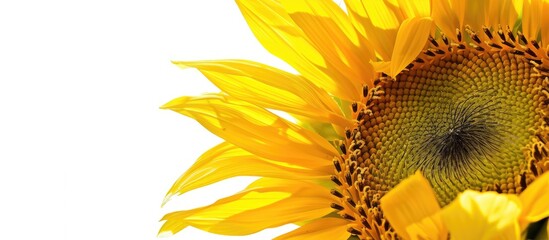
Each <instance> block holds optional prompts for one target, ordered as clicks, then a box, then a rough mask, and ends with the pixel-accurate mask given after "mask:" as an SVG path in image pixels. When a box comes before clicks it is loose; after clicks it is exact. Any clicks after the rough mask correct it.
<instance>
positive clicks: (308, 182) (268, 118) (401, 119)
mask: <svg viewBox="0 0 549 240" xmlns="http://www.w3.org/2000/svg"><path fill="white" fill-rule="evenodd" d="M236 2H237V4H238V6H239V7H240V10H241V12H242V14H243V16H244V17H245V19H246V21H247V22H248V25H249V26H250V28H251V30H252V32H253V33H254V34H255V36H256V37H257V39H258V40H259V42H261V44H263V46H264V47H265V48H266V49H267V50H269V51H270V52H271V53H272V54H274V55H275V56H277V57H279V58H281V59H283V60H284V61H286V62H287V63H288V64H289V65H291V66H292V67H293V68H294V69H295V70H296V71H297V72H298V74H291V73H287V72H284V71H282V70H279V69H275V68H273V67H270V66H266V65H264V64H261V63H257V62H252V61H246V60H216V61H198V62H174V63H175V64H176V65H178V66H180V67H182V68H188V67H191V68H196V69H198V70H199V71H200V72H202V73H203V74H204V75H205V76H206V77H207V78H208V79H209V80H210V81H212V82H213V83H214V84H215V85H216V86H218V87H219V89H221V91H222V92H221V93H217V94H207V95H203V96H199V97H181V98H177V99H175V100H172V101H171V102H169V103H167V104H166V105H164V106H163V108H165V109H170V110H173V111H175V112H178V113H181V114H183V115H186V116H189V117H191V118H194V119H195V120H197V121H198V122H199V123H201V124H202V125H203V126H204V127H205V128H207V129H208V130H209V131H211V132H212V133H214V134H216V135H218V136H219V137H221V138H223V139H225V140H226V142H224V143H222V144H220V145H218V146H216V147H214V148H212V149H211V150H209V151H207V152H206V153H204V155H202V156H201V157H200V158H199V159H198V160H197V162H196V163H195V164H194V165H193V166H192V167H191V168H190V169H189V170H187V172H185V173H184V174H183V175H182V176H181V177H180V178H179V179H178V180H177V181H176V182H175V184H174V185H173V187H172V188H171V189H170V190H169V192H168V194H167V196H166V199H165V201H168V200H169V199H170V198H171V197H173V196H176V195H180V194H183V193H185V192H188V191H190V190H193V189H196V188H200V187H203V186H206V185H209V184H212V183H214V182H217V181H220V180H222V179H226V178H230V177H234V176H259V177H260V178H259V180H257V181H256V182H254V183H252V184H251V185H250V186H248V187H247V188H246V189H244V190H243V191H241V192H239V193H237V194H235V195H233V196H231V197H228V198H224V199H221V200H219V201H217V202H216V203H214V204H211V205H209V206H204V207H201V208H197V209H191V210H184V211H179V212H174V213H170V214H167V215H166V216H165V217H164V218H163V220H165V223H164V225H163V226H162V228H161V229H160V232H161V233H163V234H164V233H177V232H178V231H180V230H182V229H183V228H186V227H188V226H192V227H196V228H199V229H202V230H205V231H209V232H212V233H218V234H225V235H245V234H251V233H254V232H257V231H261V230H263V229H265V228H271V227H276V226H281V225H284V224H287V223H296V224H298V225H300V227H299V228H298V229H297V230H295V231H292V232H289V233H287V234H284V235H282V236H280V237H279V238H278V239H327V238H329V239H334V240H337V239H348V238H350V237H354V238H360V239H394V238H399V237H400V238H414V236H416V235H417V236H422V237H432V236H438V237H439V238H445V237H447V232H446V231H447V230H446V229H448V230H449V231H450V232H451V233H452V235H453V236H455V238H459V236H460V235H459V234H457V233H455V231H456V230H454V228H452V227H451V225H448V224H451V223H450V222H451V221H449V220H448V219H447V216H448V215H447V214H446V213H445V212H450V213H452V214H454V213H456V214H458V213H463V212H466V211H467V210H470V209H476V210H479V213H478V214H475V215H468V216H469V217H470V216H473V219H472V220H471V222H472V223H478V224H479V226H486V227H492V226H494V225H493V224H492V223H494V221H495V222H497V223H496V225H495V226H496V227H495V228H490V232H489V234H493V235H490V236H489V237H493V236H499V235H498V234H501V231H500V230H502V229H504V231H505V232H504V234H506V233H511V232H512V233H513V234H515V235H512V236H511V237H514V236H515V237H516V232H517V231H516V230H517V229H521V230H522V229H525V228H526V227H527V225H528V224H529V223H531V222H535V221H538V220H540V219H542V218H543V217H544V216H547V214H545V212H544V211H545V210H546V209H547V208H549V207H547V205H546V204H543V202H549V201H547V200H549V199H547V197H546V195H545V194H542V193H540V188H539V187H532V186H534V185H535V184H536V182H538V180H536V179H538V178H540V176H541V175H542V174H543V173H544V172H547V171H549V128H548V125H549V107H548V104H549V80H548V76H549V52H548V51H549V46H548V45H549V31H547V30H546V29H549V26H548V25H549V14H542V13H543V12H544V11H545V10H548V9H549V0H524V1H521V0H501V1H479V0H440V1H435V0H433V1H429V0H418V1H415V0H368V1H366V0H362V1H360V0H346V1H345V9H342V8H340V7H339V6H338V5H336V4H335V3H334V2H332V1H331V0H237V1H236ZM267 109H269V110H270V109H274V110H280V111H283V112H286V113H289V114H291V115H292V116H294V117H295V118H296V119H297V120H298V123H297V124H296V123H293V122H290V121H287V120H285V119H283V118H281V117H279V116H277V115H275V114H273V113H272V112H271V111H269V110H267ZM416 171H421V172H422V173H423V174H424V176H425V179H423V180H418V181H419V182H423V183H422V184H423V185H424V186H426V187H425V188H426V189H430V190H429V191H430V192H429V193H425V191H423V192H418V194H417V195H418V196H417V197H420V198H421V199H422V201H426V202H422V204H419V203H418V202H414V201H412V199H413V196H415V194H413V191H414V189H412V190H411V191H412V192H407V191H403V190H396V191H391V189H393V188H394V187H395V186H397V184H399V183H400V182H402V181H403V180H404V179H406V178H407V177H409V176H411V175H413V174H414V172H416ZM544 176H545V175H544ZM430 186H432V189H431V187H430ZM526 187H528V189H534V190H527V191H525V192H524V193H523V194H521V195H520V197H519V198H520V199H521V200H517V198H514V197H510V195H499V194H495V193H488V194H477V193H475V192H471V191H468V189H472V190H480V191H490V190H492V191H495V192H498V193H504V194H519V193H521V192H523V191H524V190H525V189H526ZM460 193H462V194H461V195H459V197H458V200H456V201H454V199H455V198H456V197H457V196H458V194H460ZM391 194H392V195H393V196H399V197H396V198H395V197H393V198H391V197H384V196H391ZM407 194H408V195H409V196H408V195H407ZM537 194H539V195H537ZM523 196H524V197H523ZM523 198H524V199H527V201H525V200H523ZM384 199H385V200H384ZM387 199H389V200H387ZM536 199H538V203H536V204H534V203H533V201H534V200H536ZM380 200H381V201H382V205H383V209H382V208H381V207H380ZM487 202H489V203H491V202H494V203H497V205H494V207H493V208H490V209H480V208H476V207H479V206H486V205H487ZM404 203H406V204H404ZM415 203H418V204H419V205H417V206H416V205H413V204H415ZM448 204H449V205H448ZM456 204H457V205H456ZM530 204H532V205H530ZM446 205H448V206H447V207H445V208H443V210H442V211H441V210H440V206H443V207H444V206H446ZM399 206H407V207H404V208H405V210H404V211H401V208H400V207H399ZM424 206H428V207H424ZM444 209H450V210H444ZM452 209H453V210H452ZM382 210H383V211H382ZM521 210H522V212H529V213H531V212H535V213H543V214H540V215H537V216H536V217H532V216H533V215H528V216H527V217H524V216H523V215H520V216H521V217H519V223H518V224H519V225H518V226H520V228H517V227H516V226H517V225H516V224H515V223H516V221H515V220H514V219H515V216H516V215H517V214H519V211H521ZM391 214H392V215H391ZM386 216H389V217H388V218H387V217H386ZM477 216H489V220H486V221H485V220H483V219H481V218H480V217H479V218H478V219H477ZM498 216H506V217H505V218H503V217H502V218H501V219H500V218H498ZM463 219H466V218H463ZM463 219H461V220H463ZM509 219H511V220H509ZM443 220H444V221H443ZM458 220H459V219H458ZM473 220H474V221H473ZM483 221H484V222H483ZM416 222H419V223H416ZM443 222H444V224H447V225H443V224H442V223H443ZM412 223H414V224H412ZM411 224H412V225H411ZM456 224H458V223H456ZM482 224H483V225H482ZM446 226H447V227H446ZM501 226H504V227H501ZM508 226H511V227H508ZM486 229H488V228H486ZM395 231H396V232H395ZM502 231H503V230H502ZM418 234H419V235H418ZM397 235H398V236H397ZM464 237H468V236H465V235H464Z"/></svg>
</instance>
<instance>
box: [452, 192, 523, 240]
mask: <svg viewBox="0 0 549 240" xmlns="http://www.w3.org/2000/svg"><path fill="white" fill-rule="evenodd" d="M519 215H520V201H519V199H518V197H517V196H516V195H511V194H508V195H506V194H498V193H495V192H483V193H480V192H476V191H471V190H466V191H465V192H463V193H461V194H460V195H459V196H458V197H457V199H456V200H454V201H453V202H452V203H450V204H449V205H448V206H446V207H445V208H444V209H442V215H441V216H442V220H443V221H444V224H445V225H446V227H447V228H448V230H449V231H450V236H452V239H483V240H491V239H519V237H520V229H519V225H518V217H519Z"/></svg>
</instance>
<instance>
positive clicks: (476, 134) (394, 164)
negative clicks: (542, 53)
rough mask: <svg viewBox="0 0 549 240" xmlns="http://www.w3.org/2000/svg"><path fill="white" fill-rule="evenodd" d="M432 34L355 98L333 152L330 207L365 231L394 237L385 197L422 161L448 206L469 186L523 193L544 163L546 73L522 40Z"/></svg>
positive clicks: (354, 231)
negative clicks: (352, 119) (425, 46)
mask: <svg viewBox="0 0 549 240" xmlns="http://www.w3.org/2000/svg"><path fill="white" fill-rule="evenodd" d="M487 35H488V34H487ZM494 35H495V34H494ZM470 37H471V38H472V39H473V40H474V41H476V40H475V39H478V36H476V35H475V34H474V33H472V34H471V36H470ZM489 37H492V34H490V35H489ZM431 42H432V43H433V45H434V48H431V49H429V50H426V51H425V52H424V53H422V54H421V55H420V56H419V57H418V59H416V61H415V62H414V63H413V64H410V65H409V66H408V69H406V70H404V71H403V72H401V73H400V74H399V75H398V76H396V78H395V79H392V78H389V77H387V76H385V75H382V76H381V77H380V78H379V79H378V80H376V81H375V86H374V88H370V89H368V88H365V90H364V99H363V101H362V102H360V103H356V104H353V111H354V112H355V116H356V119H357V125H356V126H355V127H354V129H350V130H348V131H347V132H346V135H347V136H346V140H345V141H344V142H343V143H342V145H341V150H342V152H343V154H342V156H340V157H337V158H335V159H334V165H335V168H336V175H334V176H333V177H332V180H333V181H334V182H335V183H336V184H338V185H339V188H338V189H334V190H333V191H332V193H333V194H334V195H335V196H337V197H339V198H340V199H341V202H338V203H333V204H332V207H333V208H334V209H336V210H338V211H339V213H340V215H341V216H342V217H344V218H346V219H348V220H350V221H351V222H354V223H355V225H352V227H350V228H349V232H351V233H352V234H355V235H357V236H360V237H361V238H362V239H368V238H372V239H376V238H377V237H375V236H379V235H384V236H386V237H387V238H395V237H396V236H395V235H394V232H393V231H392V229H391V227H390V224H389V223H388V222H387V221H386V220H385V219H384V218H383V213H382V212H381V210H380V209H379V208H378V205H379V199H380V198H381V197H382V196H383V194H384V193H386V192H387V191H389V190H390V189H392V188H393V187H394V186H396V185H397V184H398V183H399V182H401V181H402V180H403V179H405V178H406V177H408V176H410V175H412V174H413V173H414V172H416V171H421V172H422V173H423V175H424V176H425V177H426V178H427V179H429V181H430V183H431V185H432V186H433V189H434V190H435V193H436V195H437V198H438V200H439V203H440V204H441V205H442V206H444V205H446V204H448V203H449V202H450V201H452V200H453V199H454V198H455V197H456V196H457V194H458V193H459V192H462V191H464V190H465V189H475V190H480V191H488V190H493V191H498V192H504V193H520V192H521V191H523V190H524V188H526V187H527V185H528V184H529V183H530V182H532V181H533V180H534V179H535V178H536V177H537V176H538V175H540V174H541V173H542V172H543V171H547V166H546V165H548V162H549V161H548V159H549V157H547V155H548V154H547V147H546V142H547V141H546V139H547V138H549V137H548V136H549V133H548V131H547V125H548V122H549V118H548V117H547V116H546V113H548V112H549V111H548V110H549V109H548V107H547V104H548V103H549V100H547V99H548V96H549V91H548V84H549V83H548V80H547V77H546V76H545V74H543V73H542V74H540V70H539V69H536V67H535V62H533V60H532V59H531V56H530V58H529V57H527V55H528V54H527V52H528V50H524V49H525V46H522V45H521V46H522V48H521V49H522V50H521V51H518V50H517V46H518V45H520V44H519V43H518V40H515V41H514V42H508V43H509V45H507V44H506V45H505V46H503V47H501V46H500V45H501V43H500V42H501V41H494V43H492V44H490V45H489V46H484V47H481V46H477V45H475V46H466V45H464V44H461V43H458V44H453V45H452V44H450V43H448V41H447V40H443V42H444V43H442V42H441V43H439V42H436V41H435V40H434V39H431ZM479 42H480V40H479ZM495 42H497V43H499V44H500V45H498V44H496V43H495ZM484 45H486V44H484ZM515 45H517V46H515ZM526 49H528V48H527V47H526ZM524 52H526V54H525V53H524ZM534 60H535V59H534Z"/></svg>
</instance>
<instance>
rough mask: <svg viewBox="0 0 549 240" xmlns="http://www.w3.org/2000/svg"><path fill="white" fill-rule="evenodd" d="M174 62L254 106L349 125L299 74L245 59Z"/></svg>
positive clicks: (326, 97) (325, 95) (327, 97)
mask: <svg viewBox="0 0 549 240" xmlns="http://www.w3.org/2000/svg"><path fill="white" fill-rule="evenodd" d="M174 64H176V65H177V66H179V67H182V68H185V67H193V68H196V69H198V70H199V71H200V72H202V74H204V76H206V77H207V78H208V79H209V80H210V81H211V82H212V83H213V84H215V85H216V86H217V87H219V89H221V90H222V91H224V92H226V93H228V94H229V95H231V96H233V97H236V98H239V99H242V100H245V101H247V102H250V103H253V104H256V105H258V106H261V107H264V108H269V109H276V110H281V111H285V112H287V113H291V114H298V115H301V116H305V117H308V118H312V119H315V120H317V121H324V122H330V123H333V124H336V125H340V126H349V125H350V124H351V121H350V120H349V119H346V118H345V116H343V114H342V113H341V110H340V109H339V107H338V106H337V104H336V103H335V102H334V101H333V99H332V97H331V96H330V95H328V93H327V92H326V91H324V90H323V89H321V88H319V87H317V86H315V85H314V84H312V83H310V82H309V81H307V79H305V78H303V77H301V76H297V75H294V74H290V73H287V72H284V71H282V70H278V69H276V68H273V67H271V66H267V65H264V64H261V63H257V62H252V61H246V60H218V61H200V62H174Z"/></svg>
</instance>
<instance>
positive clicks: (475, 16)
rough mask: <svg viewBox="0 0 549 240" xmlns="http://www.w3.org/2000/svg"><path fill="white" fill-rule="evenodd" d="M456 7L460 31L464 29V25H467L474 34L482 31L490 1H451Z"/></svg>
mask: <svg viewBox="0 0 549 240" xmlns="http://www.w3.org/2000/svg"><path fill="white" fill-rule="evenodd" d="M453 2H454V4H455V5H460V6H461V7H458V8H457V9H459V10H458V11H460V12H458V16H459V20H460V26H461V30H462V31H463V29H465V26H466V25H469V26H470V27H471V29H472V30H474V31H476V32H481V31H482V25H483V24H484V23H485V21H486V20H485V19H486V16H487V14H486V13H487V10H488V4H489V3H490V1H486V0H480V1H479V0H453Z"/></svg>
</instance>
